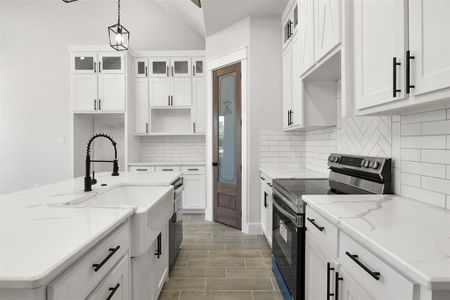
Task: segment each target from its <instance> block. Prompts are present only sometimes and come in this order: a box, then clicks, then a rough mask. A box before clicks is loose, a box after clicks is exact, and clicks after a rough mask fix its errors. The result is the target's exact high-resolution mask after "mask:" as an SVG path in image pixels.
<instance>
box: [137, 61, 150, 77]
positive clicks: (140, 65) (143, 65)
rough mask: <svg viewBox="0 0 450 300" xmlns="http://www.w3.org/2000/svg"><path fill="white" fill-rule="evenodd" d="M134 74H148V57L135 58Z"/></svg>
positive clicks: (140, 75)
mask: <svg viewBox="0 0 450 300" xmlns="http://www.w3.org/2000/svg"><path fill="white" fill-rule="evenodd" d="M135 76H136V77H138V78H140V77H147V76H148V59H146V58H136V60H135Z"/></svg>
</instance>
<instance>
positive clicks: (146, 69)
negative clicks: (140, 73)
mask: <svg viewBox="0 0 450 300" xmlns="http://www.w3.org/2000/svg"><path fill="white" fill-rule="evenodd" d="M145 77H148V67H147V66H145Z"/></svg>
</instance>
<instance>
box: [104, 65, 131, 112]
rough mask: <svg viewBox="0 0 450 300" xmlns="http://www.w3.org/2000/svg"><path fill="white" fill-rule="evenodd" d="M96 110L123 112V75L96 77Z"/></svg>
mask: <svg viewBox="0 0 450 300" xmlns="http://www.w3.org/2000/svg"><path fill="white" fill-rule="evenodd" d="M98 110H100V111H123V110H125V75H120V74H119V75H117V74H108V75H106V74H103V75H99V76H98Z"/></svg>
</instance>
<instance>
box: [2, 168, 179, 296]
mask: <svg viewBox="0 0 450 300" xmlns="http://www.w3.org/2000/svg"><path fill="white" fill-rule="evenodd" d="M180 176H181V173H179V172H155V173H139V172H122V173H120V176H117V177H112V176H110V173H99V174H96V178H97V180H98V183H97V184H96V185H93V186H92V190H93V191H92V192H87V193H86V192H84V191H83V187H84V180H83V177H78V178H74V179H70V180H66V181H62V182H58V183H54V184H49V185H43V186H40V187H36V188H31V189H27V190H23V191H19V192H15V193H10V194H5V195H1V196H0V288H36V287H39V286H43V285H45V284H47V283H49V282H50V281H51V280H53V279H54V278H55V277H56V276H58V275H59V273H60V272H61V271H63V270H64V269H66V268H67V267H69V266H70V265H71V264H72V263H74V262H75V261H76V260H77V259H78V258H79V257H80V256H81V255H83V254H84V253H85V252H86V251H88V250H89V249H90V248H92V247H93V246H94V245H95V244H96V243H98V242H99V241H100V240H101V239H102V238H103V237H105V236H107V235H108V234H109V233H110V232H112V231H113V230H114V229H115V228H117V227H118V226H119V225H120V224H122V223H123V222H125V221H126V220H127V219H128V218H129V217H130V216H131V215H133V213H134V210H135V208H133V207H134V205H130V207H122V208H120V207H116V208H109V207H74V206H68V205H63V204H65V203H67V202H72V201H75V200H80V199H85V198H86V199H87V198H90V197H92V196H95V195H97V194H99V193H102V192H105V191H108V190H110V189H113V188H116V187H118V186H133V185H136V186H168V185H170V184H171V183H172V182H174V181H175V180H176V179H177V178H179V177H180ZM101 184H106V186H101Z"/></svg>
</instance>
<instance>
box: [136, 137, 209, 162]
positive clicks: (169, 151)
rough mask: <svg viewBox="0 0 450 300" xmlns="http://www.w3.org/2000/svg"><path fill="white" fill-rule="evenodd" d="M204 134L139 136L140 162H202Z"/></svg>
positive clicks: (204, 150)
mask: <svg viewBox="0 0 450 300" xmlns="http://www.w3.org/2000/svg"><path fill="white" fill-rule="evenodd" d="M205 158H206V149H205V136H166V137H142V138H141V158H140V160H141V162H168V163H170V162H203V161H205Z"/></svg>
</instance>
